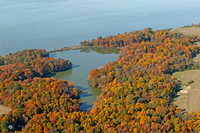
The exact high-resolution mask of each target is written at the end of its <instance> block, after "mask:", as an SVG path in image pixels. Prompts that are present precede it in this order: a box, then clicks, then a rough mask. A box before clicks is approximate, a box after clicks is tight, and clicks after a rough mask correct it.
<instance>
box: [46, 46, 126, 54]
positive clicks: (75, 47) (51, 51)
mask: <svg viewBox="0 0 200 133" xmlns="http://www.w3.org/2000/svg"><path fill="white" fill-rule="evenodd" d="M83 48H105V47H96V46H81V45H78V46H71V47H63V48H60V49H55V48H54V50H50V51H47V53H55V52H62V51H68V50H77V49H83ZM123 48H124V47H115V48H113V49H119V50H121V49H123ZM108 49H112V48H108Z"/></svg>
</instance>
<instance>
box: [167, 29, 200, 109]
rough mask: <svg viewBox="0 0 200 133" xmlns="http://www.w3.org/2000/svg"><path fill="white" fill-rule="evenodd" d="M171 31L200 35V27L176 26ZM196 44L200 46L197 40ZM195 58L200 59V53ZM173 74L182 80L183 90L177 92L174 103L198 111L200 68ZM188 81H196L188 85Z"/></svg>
mask: <svg viewBox="0 0 200 133" xmlns="http://www.w3.org/2000/svg"><path fill="white" fill-rule="evenodd" d="M171 32H173V33H182V34H184V35H191V34H194V35H198V36H200V27H184V28H175V29H172V30H171ZM196 45H197V46H198V47H200V42H196ZM193 60H194V61H200V54H198V55H197V56H196V57H195V58H194V59H193ZM173 76H174V77H175V78H177V79H179V80H180V81H182V86H181V89H182V90H181V91H179V92H178V93H177V96H178V97H176V98H174V102H173V103H174V104H175V105H178V106H179V107H180V108H182V109H186V111H188V112H197V110H198V109H200V70H190V71H183V72H176V73H174V74H173ZM188 81H194V82H193V83H191V84H189V85H187V86H186V85H185V84H186V83H187V82H188Z"/></svg>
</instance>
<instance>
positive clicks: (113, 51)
mask: <svg viewBox="0 0 200 133" xmlns="http://www.w3.org/2000/svg"><path fill="white" fill-rule="evenodd" d="M90 51H94V52H97V53H99V54H118V53H119V51H120V49H116V48H83V49H81V50H80V52H84V53H90Z"/></svg>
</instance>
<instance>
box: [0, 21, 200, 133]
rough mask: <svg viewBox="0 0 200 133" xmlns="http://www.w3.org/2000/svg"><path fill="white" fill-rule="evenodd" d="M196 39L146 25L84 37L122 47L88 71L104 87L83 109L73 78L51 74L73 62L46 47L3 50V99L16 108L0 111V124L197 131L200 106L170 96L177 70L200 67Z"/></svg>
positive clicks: (6, 128) (33, 128)
mask: <svg viewBox="0 0 200 133" xmlns="http://www.w3.org/2000/svg"><path fill="white" fill-rule="evenodd" d="M195 26H196V27H198V26H199V25H195ZM198 41H200V37H199V36H195V35H188V36H186V35H183V34H180V33H173V32H170V31H169V30H158V31H153V30H152V29H151V28H146V29H144V30H142V31H134V32H130V33H124V34H118V35H115V36H109V37H105V38H102V37H98V38H97V39H93V40H91V41H83V42H81V45H82V46H95V47H112V48H116V47H124V48H123V49H122V50H121V52H120V55H119V57H118V58H117V60H116V61H114V62H112V63H108V64H106V65H105V66H104V67H100V68H98V69H93V70H91V72H90V74H89V75H88V81H89V83H90V84H91V85H92V86H95V87H99V88H100V89H101V90H102V93H101V95H100V96H99V97H97V100H96V102H95V103H94V107H93V109H92V110H91V111H88V112H83V111H81V110H80V105H81V100H80V98H79V95H80V93H81V90H78V89H77V88H75V86H74V84H73V83H72V82H68V81H64V80H58V79H53V78H48V77H47V75H48V74H52V73H54V72H59V71H64V70H68V69H71V67H72V65H71V62H70V61H68V60H63V59H54V58H52V57H49V53H48V52H46V51H45V50H41V49H40V50H38V49H34V50H23V51H21V52H17V53H13V54H8V55H6V56H5V57H0V65H1V66H0V103H1V104H3V105H6V106H8V107H10V108H11V109H12V110H11V111H9V112H8V113H7V114H4V115H1V116H0V132H14V131H19V132H24V133H25V132H80V133H84V132H89V133H90V132H91V133H93V132H108V133H115V132H135V133H137V132H198V131H200V111H197V112H195V113H194V112H192V113H190V112H187V111H185V110H184V109H180V108H179V107H178V106H176V105H174V104H173V103H172V100H173V98H174V96H175V95H176V94H177V92H178V91H179V90H180V86H181V83H180V81H178V80H177V79H176V78H174V77H173V76H172V74H173V73H174V72H177V71H184V70H196V69H199V68H200V63H199V62H197V61H193V58H194V57H195V56H197V54H198V53H199V47H197V45H196V42H198Z"/></svg>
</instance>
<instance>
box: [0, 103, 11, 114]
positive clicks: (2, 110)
mask: <svg viewBox="0 0 200 133" xmlns="http://www.w3.org/2000/svg"><path fill="white" fill-rule="evenodd" d="M9 111H11V108H9V107H7V106H4V105H0V115H2V114H6V113H8V112H9Z"/></svg>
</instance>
